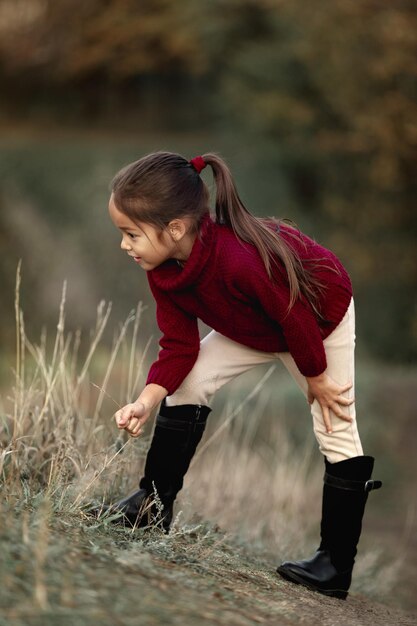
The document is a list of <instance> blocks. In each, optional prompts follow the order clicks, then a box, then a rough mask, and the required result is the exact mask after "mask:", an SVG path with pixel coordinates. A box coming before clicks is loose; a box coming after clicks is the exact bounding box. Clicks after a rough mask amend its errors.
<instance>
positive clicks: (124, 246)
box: [120, 237, 131, 251]
mask: <svg viewBox="0 0 417 626" xmlns="http://www.w3.org/2000/svg"><path fill="white" fill-rule="evenodd" d="M120 247H121V249H122V250H126V251H127V250H130V249H131V247H130V244H129V242H128V241H127V240H126V238H125V237H122V241H121V242H120Z"/></svg>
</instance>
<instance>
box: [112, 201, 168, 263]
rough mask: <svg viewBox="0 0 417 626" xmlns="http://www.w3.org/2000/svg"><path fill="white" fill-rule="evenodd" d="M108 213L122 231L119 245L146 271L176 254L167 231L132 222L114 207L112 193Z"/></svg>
mask: <svg viewBox="0 0 417 626" xmlns="http://www.w3.org/2000/svg"><path fill="white" fill-rule="evenodd" d="M109 213H110V218H111V219H112V221H113V224H114V225H115V226H116V228H118V229H119V230H120V231H121V232H122V241H121V244H120V247H121V248H122V250H125V251H126V252H127V254H128V255H129V256H130V257H132V258H133V260H134V261H135V262H136V263H138V264H139V265H140V266H141V267H142V268H143V269H144V270H146V271H147V272H148V271H149V270H153V269H154V268H155V267H158V265H161V263H163V262H164V261H167V260H168V259H171V258H175V257H176V256H177V255H178V246H177V245H176V242H175V240H174V239H173V238H172V237H171V236H170V235H169V232H168V231H166V230H159V229H158V228H155V226H151V224H146V223H145V222H137V223H136V222H132V220H131V219H130V218H128V217H127V216H126V215H124V214H123V213H122V212H121V211H119V209H118V208H117V207H116V205H115V203H114V200H113V195H111V197H110V202H109Z"/></svg>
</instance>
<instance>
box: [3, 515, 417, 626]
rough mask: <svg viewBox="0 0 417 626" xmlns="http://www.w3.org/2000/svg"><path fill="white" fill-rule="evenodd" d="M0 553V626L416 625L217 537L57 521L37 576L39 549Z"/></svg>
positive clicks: (7, 545)
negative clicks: (320, 590)
mask: <svg viewBox="0 0 417 626" xmlns="http://www.w3.org/2000/svg"><path fill="white" fill-rule="evenodd" d="M1 538H2V537H1V536H0V539H1ZM3 539H5V537H3ZM0 547H1V548H2V556H3V557H4V560H3V565H4V564H5V565H6V567H5V568H4V569H2V567H0V570H1V580H2V585H1V586H0V626H11V625H13V626H58V625H59V626H93V624H94V626H96V625H97V624H100V626H142V625H143V626H145V625H146V626H152V625H158V626H171V625H172V626H254V625H257V624H265V625H270V626H298V625H299V624H308V625H309V626H315V625H318V626H336V624H337V625H338V626H339V625H341V626H391V625H392V626H394V625H395V626H397V625H399V626H415V625H416V624H417V617H416V616H413V615H411V614H409V613H406V612H404V611H401V610H400V609H394V608H389V607H388V606H385V605H383V604H380V603H378V602H374V601H372V600H370V599H369V598H367V597H365V596H360V595H357V594H353V595H350V596H349V598H348V599H347V600H346V601H341V600H337V599H334V598H327V597H325V596H322V595H320V594H317V593H314V592H311V591H309V590H306V589H304V588H302V587H300V586H297V585H293V584H291V583H288V582H286V581H284V580H282V579H281V578H279V577H278V576H277V575H276V573H275V567H274V565H273V564H272V563H271V562H269V561H267V560H265V559H264V558H261V557H259V556H256V555H255V554H254V553H253V552H250V551H249V548H248V547H247V546H244V547H236V546H234V545H231V544H230V543H228V542H227V541H226V540H225V538H224V537H222V536H218V535H216V533H215V532H214V533H213V532H205V531H201V530H198V531H196V532H191V533H188V534H184V533H183V532H180V533H179V534H177V535H176V536H174V537H168V538H167V537H166V536H164V535H161V534H158V533H156V534H155V533H154V534H153V535H151V536H147V535H145V534H143V533H142V534H137V535H132V534H130V533H127V532H126V531H121V532H120V531H115V530H114V529H111V528H104V529H98V528H94V527H88V526H85V525H84V526H82V525H81V526H80V525H79V526H78V527H77V525H76V524H75V525H72V524H71V523H69V522H68V520H61V521H57V522H56V524H55V526H54V527H53V528H51V529H50V535H49V539H48V545H47V546H46V547H45V548H46V549H45V552H44V556H42V559H43V558H44V560H42V559H41V564H42V568H43V569H42V570H41V569H39V563H38V565H37V564H36V562H34V560H35V561H36V558H35V559H34V556H35V557H36V546H33V545H31V544H28V545H17V544H16V543H13V537H10V538H9V541H7V542H6V541H5V542H4V543H2V544H1V546H0ZM0 565H2V564H1V563H0Z"/></svg>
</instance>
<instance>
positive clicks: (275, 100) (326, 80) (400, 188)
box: [0, 0, 417, 359]
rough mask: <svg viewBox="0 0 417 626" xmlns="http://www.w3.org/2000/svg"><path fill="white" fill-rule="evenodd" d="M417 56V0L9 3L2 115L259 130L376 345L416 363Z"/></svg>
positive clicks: (2, 21) (3, 27)
mask: <svg viewBox="0 0 417 626" xmlns="http://www.w3.org/2000/svg"><path fill="white" fill-rule="evenodd" d="M416 57H417V6H416V4H415V2H414V1H412V0H397V1H396V2H395V3H391V2H384V1H383V0H362V1H361V2H352V0H311V1H310V2H309V3H305V2H303V1H302V0H210V1H202V2H198V3H197V2H193V1H192V0H183V2H181V3H176V2H174V1H173V0H139V1H138V0H89V1H88V2H84V1H83V0H61V1H60V2H54V1H53V0H0V78H1V79H2V83H3V85H4V95H3V105H2V110H3V114H4V111H5V110H6V109H7V107H8V112H9V115H10V114H11V112H12V113H13V114H15V113H16V111H19V110H20V112H21V114H24V115H26V114H27V113H28V111H30V110H32V112H33V111H34V110H35V109H36V107H37V106H39V103H40V102H41V103H43V104H44V105H45V102H47V103H48V106H49V107H52V109H51V108H50V109H49V110H53V108H54V107H56V109H57V110H58V112H59V114H60V116H61V118H62V112H63V111H65V110H66V111H68V110H70V111H71V113H72V114H73V115H75V116H78V119H85V118H86V117H88V118H89V119H90V120H93V119H99V118H100V116H101V115H103V114H107V115H110V116H111V117H113V118H114V117H115V115H116V113H117V114H118V117H119V118H121V119H126V120H129V116H133V117H130V119H131V120H132V119H134V120H135V125H137V124H140V123H142V124H144V125H148V126H149V125H151V126H152V125H153V127H154V128H158V129H160V128H161V127H165V128H168V127H169V126H171V127H172V128H175V129H178V128H180V127H183V128H186V127H187V128H192V127H195V128H201V127H202V125H204V127H205V128H207V127H208V126H209V125H210V124H213V123H216V124H217V127H224V128H227V129H229V130H230V129H234V131H235V132H237V133H239V136H240V137H241V140H242V145H243V144H244V143H249V141H250V146H251V149H253V150H254V151H255V150H256V149H257V147H258V148H259V144H260V142H261V140H262V152H263V154H268V155H270V162H271V163H276V167H277V168H278V167H279V168H280V171H281V172H282V173H283V174H284V176H285V178H286V183H287V187H288V188H289V189H290V190H291V191H292V198H293V200H292V201H293V204H294V205H295V206H299V207H302V209H303V210H304V211H305V212H306V215H310V216H314V220H317V222H319V223H320V224H321V228H324V229H326V228H327V233H326V240H327V242H328V244H329V246H330V247H333V248H334V249H335V251H336V252H339V253H340V254H341V255H342V257H343V259H344V260H347V265H348V268H349V269H350V271H351V272H352V275H353V276H354V279H355V289H356V292H357V293H358V292H359V295H362V294H363V298H362V310H365V311H366V315H365V316H363V324H364V331H365V332H366V334H367V336H368V338H369V341H370V342H371V344H372V346H373V350H374V352H376V353H379V354H380V355H382V356H386V357H390V358H392V356H394V357H395V356H398V358H402V359H411V358H414V359H415V358H417V323H416V321H415V320H416V318H417V316H416V313H417V301H416V289H415V286H416V282H417V261H416V255H415V242H416V233H417V217H416V211H415V209H414V202H415V197H416V175H415V166H416V147H417V98H416V96H417V81H416V78H417V70H416V64H415V59H416ZM54 100H55V101H56V102H54ZM190 103H191V104H190ZM324 232H326V231H324ZM388 329H390V332H388Z"/></svg>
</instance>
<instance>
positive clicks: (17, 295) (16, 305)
mask: <svg viewBox="0 0 417 626" xmlns="http://www.w3.org/2000/svg"><path fill="white" fill-rule="evenodd" d="M21 269H22V259H20V260H19V262H18V264H17V270H16V286H15V292H14V312H15V321H16V370H15V387H16V389H15V398H14V427H15V428H17V415H18V406H19V398H20V387H21V377H20V366H21V362H20V359H21V350H20V339H21V332H20V283H21V278H22V275H21Z"/></svg>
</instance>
